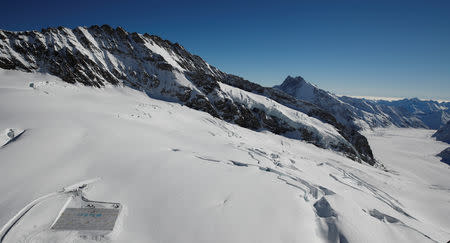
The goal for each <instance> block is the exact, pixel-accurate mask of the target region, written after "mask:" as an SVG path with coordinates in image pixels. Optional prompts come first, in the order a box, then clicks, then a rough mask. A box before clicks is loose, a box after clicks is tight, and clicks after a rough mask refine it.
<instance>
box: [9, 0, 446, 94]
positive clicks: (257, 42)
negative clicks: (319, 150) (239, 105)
mask: <svg viewBox="0 0 450 243" xmlns="http://www.w3.org/2000/svg"><path fill="white" fill-rule="evenodd" d="M1 12H2V14H1V15H0V28H1V29H7V30H31V29H41V28H43V27H48V26H60V25H61V26H67V27H75V26H78V25H84V26H90V25H93V24H97V25H101V24H109V25H111V26H114V27H116V26H122V27H124V28H125V29H126V30H128V31H129V32H134V31H136V32H140V33H145V32H147V33H150V34H156V35H159V36H161V37H163V38H165V39H169V40H171V41H173V42H179V43H180V44H182V45H183V46H184V47H186V48H187V49H188V50H189V51H191V52H193V53H194V54H197V55H199V56H201V57H203V58H204V59H205V60H206V61H207V62H209V63H210V64H212V65H214V66H216V67H218V68H220V69H221V70H223V71H225V72H228V73H233V74H237V75H240V76H243V77H244V78H246V79H249V80H251V81H254V82H257V83H260V84H262V85H265V86H272V85H274V84H278V83H280V82H282V81H283V80H284V78H285V77H286V76H287V75H301V76H303V77H304V78H305V79H307V80H309V81H310V82H312V83H315V84H317V85H318V86H319V87H321V88H324V89H327V90H330V91H333V92H335V93H337V94H346V95H365V96H389V97H419V98H437V99H446V100H450V1H433V0H428V1H427V0H424V1H413V0H411V1H394V0H391V1H375V0H373V1H371V0H358V1H344V0H343V1H325V0H310V1H284V2H283V1H270V2H264V1H254V2H246V1H244V0H241V1H231V0H230V1H223V2H221V3H218V2H215V1H167V0H159V1H135V2H133V1H123V0H122V1H115V0H109V1H95V0H90V1H85V0H80V1H60V0H59V1H29V2H27V1H3V2H2V11H1Z"/></svg>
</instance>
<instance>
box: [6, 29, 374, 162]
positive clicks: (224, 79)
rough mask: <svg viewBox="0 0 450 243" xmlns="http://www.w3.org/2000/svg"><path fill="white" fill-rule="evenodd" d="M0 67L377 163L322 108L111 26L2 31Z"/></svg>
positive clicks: (362, 141) (174, 46) (357, 137)
mask: <svg viewBox="0 0 450 243" xmlns="http://www.w3.org/2000/svg"><path fill="white" fill-rule="evenodd" d="M0 68H3V69H15V70H22V71H26V72H44V73H50V74H52V75H55V76H58V77H60V78H61V79H62V80H64V81H66V82H69V83H81V84H84V85H88V86H94V87H102V86H104V85H127V86H130V87H132V88H134V89H137V90H141V91H143V92H145V93H147V94H148V95H149V96H150V97H153V98H158V99H163V100H167V101H172V102H179V103H181V104H184V105H186V106H189V107H191V108H193V109H196V110H200V111H204V112H207V113H209V114H211V115H212V116H214V117H217V118H220V119H223V120H225V121H228V122H231V123H235V124H238V125H240V126H242V127H245V128H249V129H253V130H261V129H263V130H269V131H271V132H273V133H276V134H280V135H284V136H288V137H292V138H297V139H301V140H305V141H307V142H310V143H313V144H315V145H316V146H319V147H322V148H330V149H333V150H336V151H339V152H342V153H344V154H345V155H346V156H348V157H350V158H352V159H354V160H357V161H361V160H362V161H365V162H367V163H369V164H371V165H373V164H375V160H374V158H373V155H372V151H371V149H370V146H369V144H368V142H367V140H366V138H365V137H364V136H362V135H361V134H360V133H359V132H358V131H357V130H356V129H354V127H351V126H348V125H347V124H342V123H340V122H339V121H338V120H337V119H336V118H335V117H334V116H333V115H332V114H330V113H329V112H327V111H326V110H324V109H322V108H320V107H319V106H317V105H314V104H312V103H309V102H305V101H302V100H298V99H295V98H294V97H292V96H290V95H289V94H286V93H284V92H282V91H279V90H277V89H273V88H267V87H262V86H260V85H258V84H255V83H252V82H250V81H247V80H245V79H243V78H241V77H238V76H235V75H230V74H226V73H224V72H222V71H220V70H218V69H217V68H215V67H213V66H211V65H209V64H208V63H206V62H205V61H204V60H203V59H202V58H200V57H199V56H196V55H192V54H191V53H189V52H188V51H187V50H186V49H185V48H184V47H182V46H181V45H179V44H178V43H172V42H170V41H168V40H163V39H161V38H160V37H158V36H154V35H149V34H138V33H128V32H127V31H125V30H124V29H122V28H120V27H118V28H112V27H110V26H108V25H103V26H96V25H94V26H91V27H88V28H86V27H77V28H75V29H69V28H64V27H58V28H47V29H43V30H41V31H25V32H11V31H0ZM221 84H225V85H229V86H232V87H234V88H236V89H237V90H236V91H235V92H234V93H236V92H238V93H239V95H237V96H232V95H230V92H225V91H224V90H223V88H222V87H221ZM228 90H229V91H230V89H228ZM246 92H247V93H246ZM239 96H240V97H242V96H246V97H252V98H251V99H253V101H254V100H259V103H258V104H257V105H253V106H250V105H249V104H248V102H243V101H242V100H240V99H238V98H239ZM259 96H263V97H266V98H267V99H269V101H270V100H271V101H274V102H276V103H277V104H281V105H282V106H283V107H287V108H288V109H290V111H289V112H287V113H289V114H287V113H286V112H285V113H283V112H280V111H279V110H276V109H272V107H269V106H268V105H267V104H266V103H265V102H264V101H261V99H259V98H257V97H259ZM282 109H284V108H282ZM291 110H294V111H295V112H299V113H294V112H292V111H291ZM303 113H305V114H307V115H308V116H302V115H301V114H303ZM321 122H323V123H327V124H330V125H332V127H331V128H330V127H326V126H323V125H320V124H321ZM317 124H319V125H318V126H317ZM333 127H334V128H333ZM334 131H336V132H334Z"/></svg>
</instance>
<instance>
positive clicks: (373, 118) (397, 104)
mask: <svg viewBox="0 0 450 243" xmlns="http://www.w3.org/2000/svg"><path fill="white" fill-rule="evenodd" d="M274 88H277V89H279V90H282V91H284V92H286V93H287V94H290V95H292V96H294V97H296V98H297V99H301V100H305V101H308V102H311V103H313V104H315V105H317V106H319V107H320V108H322V109H324V110H326V111H328V112H329V113H331V114H333V115H334V116H335V117H336V119H337V120H338V121H339V122H340V123H342V124H349V125H350V126H353V127H356V128H359V129H364V128H367V127H370V128H374V127H387V126H391V125H394V126H397V127H416V128H420V127H421V128H431V129H438V128H439V127H440V126H442V125H443V124H445V123H446V122H447V121H448V120H450V103H448V102H447V103H445V102H442V103H440V102H437V101H432V100H428V101H425V100H419V99H417V98H413V99H403V100H398V101H385V100H368V99H362V98H353V97H347V96H342V97H339V96H336V95H334V94H332V93H330V92H327V91H325V90H322V89H320V88H318V87H316V86H314V85H312V84H311V83H309V82H307V81H305V80H304V79H303V78H302V77H291V76H288V77H287V78H286V79H285V81H284V82H283V83H282V84H281V85H277V86H275V87H274Z"/></svg>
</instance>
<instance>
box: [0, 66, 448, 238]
mask: <svg viewBox="0 0 450 243" xmlns="http://www.w3.org/2000/svg"><path fill="white" fill-rule="evenodd" d="M30 83H32V85H30ZM229 91H230V92H231V91H232V90H231V89H230V90H229ZM244 98H245V97H244ZM11 131H13V136H10V135H11ZM432 133H433V131H432V130H421V129H398V128H390V129H378V130H375V131H367V132H366V134H365V135H367V137H368V139H369V142H370V145H371V146H372V148H373V150H374V154H375V157H376V158H377V159H378V160H380V161H381V162H382V163H384V165H385V166H386V168H387V171H383V170H381V169H379V168H373V167H370V166H367V165H363V164H358V163H356V162H355V161H352V160H350V159H348V158H346V157H344V156H342V155H341V154H338V153H335V152H332V151H330V150H325V149H320V148H318V147H315V146H314V145H312V144H308V143H305V142H302V141H298V140H293V139H289V138H286V137H282V136H278V135H274V134H272V133H270V132H255V131H251V130H248V129H244V128H242V127H239V126H236V125H232V124H229V123H226V122H224V121H222V120H219V119H215V118H213V117H212V116H210V115H209V114H207V113H204V112H199V111H196V110H193V109H190V108H188V107H185V106H181V105H179V104H177V103H169V102H165V101H161V100H156V99H152V98H149V97H148V96H147V95H145V94H144V93H142V92H139V91H136V90H132V89H130V88H127V87H113V86H107V87H105V88H102V89H98V88H90V87H84V86H81V85H71V84H68V83H65V82H63V81H61V80H59V79H58V78H56V77H54V76H50V75H41V74H30V73H23V72H19V71H4V70H0V139H1V140H0V143H1V144H0V146H1V145H3V146H2V147H1V148H0V172H1V183H0V195H1V196H0V226H2V225H4V224H6V223H7V222H8V220H9V219H10V218H12V217H13V216H14V215H15V214H16V213H17V212H19V210H21V209H22V208H23V207H24V206H25V205H27V204H28V203H29V202H31V201H32V200H34V199H36V198H39V197H41V196H43V195H46V194H48V193H52V192H56V191H58V190H60V189H61V188H63V187H65V186H67V185H72V184H74V183H77V182H79V181H83V180H86V179H92V178H97V177H100V178H101V181H99V182H96V183H95V184H94V185H93V187H92V188H90V190H89V191H88V192H87V196H88V197H89V198H90V199H92V200H101V201H112V202H120V203H121V204H122V205H123V207H124V210H123V211H122V215H121V217H120V220H119V222H118V224H116V228H115V230H114V232H113V234H111V235H108V236H105V237H93V236H90V235H86V234H82V233H78V232H68V231H53V230H50V226H51V224H52V223H53V222H54V220H55V218H56V217H57V215H58V214H59V212H60V210H61V208H62V207H63V205H64V204H65V202H66V200H67V196H64V195H59V196H57V197H54V198H53V199H51V200H47V201H45V202H43V203H41V204H39V205H38V206H36V207H35V208H33V209H32V210H31V211H30V212H29V213H28V214H27V215H26V216H24V217H23V218H22V219H21V220H20V221H19V223H17V224H16V225H15V226H14V227H13V228H12V230H11V231H10V232H9V233H8V234H7V235H6V237H5V239H4V242H195V243H198V242H243V243H244V242H245V243H248V242H270V243H273V242H343V243H345V242H447V241H448V240H450V177H449V173H450V167H449V166H448V165H446V164H444V163H442V162H440V161H439V158H438V157H436V156H435V155H436V154H437V153H438V152H440V151H442V150H443V149H444V148H446V147H447V146H448V145H446V144H445V143H442V142H438V141H436V140H435V139H434V138H431V134H432ZM18 134H21V135H20V136H17V135H18Z"/></svg>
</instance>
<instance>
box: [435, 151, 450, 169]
mask: <svg viewBox="0 0 450 243" xmlns="http://www.w3.org/2000/svg"><path fill="white" fill-rule="evenodd" d="M437 156H439V157H441V161H442V162H444V163H446V164H448V165H450V147H448V148H446V149H444V150H442V152H440V153H439V154H437Z"/></svg>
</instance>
